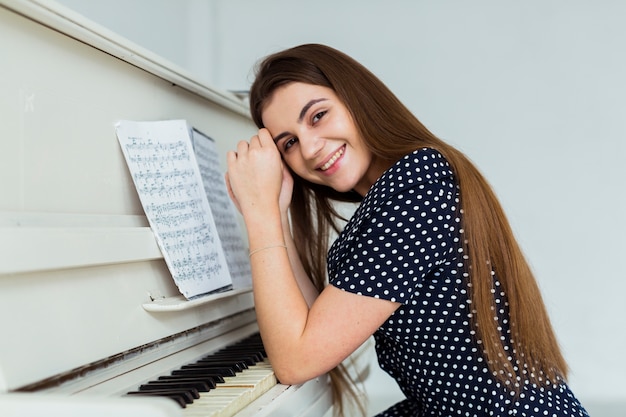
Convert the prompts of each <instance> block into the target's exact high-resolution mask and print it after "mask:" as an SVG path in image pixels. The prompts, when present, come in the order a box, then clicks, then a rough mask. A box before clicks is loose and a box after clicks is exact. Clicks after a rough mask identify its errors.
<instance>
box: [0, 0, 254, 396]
mask: <svg viewBox="0 0 626 417" xmlns="http://www.w3.org/2000/svg"><path fill="white" fill-rule="evenodd" d="M0 35H1V36H0V56H1V57H2V63H1V64H0V65H1V66H2V72H1V74H0V115H1V116H0V117H1V120H2V123H0V181H1V185H0V189H1V190H2V192H0V297H2V300H1V301H0V329H2V332H3V336H2V342H1V343H0V393H1V392H5V391H12V390H15V389H17V388H19V387H22V386H24V385H27V384H31V383H33V382H35V381H39V380H42V379H45V378H48V377H51V376H53V375H56V374H59V373H63V372H67V371H69V370H72V369H75V368H78V367H80V366H83V365H85V364H89V363H93V362H96V361H100V360H102V359H104V358H108V357H111V356H113V355H118V354H120V353H121V352H125V351H128V350H131V349H136V348H137V347H140V346H143V345H145V344H148V343H151V342H153V341H156V340H159V339H162V338H165V337H168V336H170V335H174V334H180V333H181V332H185V331H187V330H188V329H192V328H194V327H196V326H199V325H202V324H204V323H208V322H213V321H219V320H221V319H223V318H225V317H229V316H232V315H234V314H238V313H241V312H245V311H248V310H251V309H252V308H253V302H252V295H251V293H250V292H249V291H238V292H236V293H234V294H232V296H226V297H220V298H217V299H215V300H214V301H212V302H210V303H196V304H193V305H190V308H185V306H184V303H180V304H179V305H178V307H176V308H169V309H168V308H165V309H159V308H156V309H150V308H146V306H147V305H148V306H149V305H151V303H152V301H153V300H155V299H156V300H160V299H162V298H166V299H177V296H178V295H179V293H178V290H177V288H176V286H175V285H174V283H173V282H172V279H171V276H170V274H169V272H168V270H167V267H166V265H165V263H164V261H163V257H162V255H161V253H160V251H159V248H158V246H157V244H156V242H155V239H154V235H153V234H152V231H151V230H150V228H149V227H148V223H147V220H146V218H145V215H144V213H143V210H142V207H141V204H140V202H139V199H138V197H137V193H136V191H135V188H134V186H133V182H132V179H131V177H130V175H129V173H128V169H127V167H126V163H125V161H124V157H123V155H122V152H121V150H120V146H119V144H118V141H117V138H116V135H115V123H116V122H117V121H118V120H122V119H126V120H165V119H185V120H187V121H188V122H189V124H190V125H192V126H194V127H195V128H197V129H199V130H200V131H202V132H203V133H205V134H207V135H209V136H211V137H212V138H214V139H215V140H216V142H217V147H218V150H219V152H220V154H221V155H222V158H224V155H225V153H226V151H227V150H229V149H232V148H234V146H235V144H236V142H237V141H238V140H240V139H246V138H249V137H250V136H251V135H252V134H253V133H254V132H255V130H256V129H255V127H254V125H253V123H252V121H251V120H250V118H249V116H248V112H247V106H246V104H245V103H243V102H242V101H241V100H240V99H238V98H237V97H236V96H234V95H232V94H230V93H227V92H222V91H219V90H215V89H213V88H211V87H209V86H206V85H204V84H202V83H200V82H197V81H195V80H194V78H193V77H192V76H190V75H189V74H187V73H186V72H185V71H184V70H182V69H180V68H177V67H175V66H174V65H172V64H171V63H169V62H167V61H165V60H163V59H162V58H160V57H158V56H156V55H154V54H152V53H151V52H150V51H147V50H144V49H142V48H140V47H139V46H137V45H134V44H132V43H130V42H129V41H127V40H126V39H123V38H121V37H119V36H118V35H116V34H115V33H111V32H110V31H108V30H106V29H104V28H102V27H99V26H98V25H96V24H94V23H93V22H90V21H88V20H86V19H85V18H83V17H82V16H80V15H77V14H75V13H73V12H72V11H71V10H68V9H66V8H64V7H62V6H61V5H59V4H57V3H54V2H50V1H45V0H33V1H21V2H15V1H11V0H0ZM222 163H223V164H224V166H225V161H224V159H222ZM181 305H182V307H181ZM244 316H245V317H248V316H249V315H244ZM251 320H254V317H253V316H252V319H251ZM241 324H242V325H243V324H246V323H241ZM236 325H238V324H237V323H235V324H234V326H236Z"/></svg>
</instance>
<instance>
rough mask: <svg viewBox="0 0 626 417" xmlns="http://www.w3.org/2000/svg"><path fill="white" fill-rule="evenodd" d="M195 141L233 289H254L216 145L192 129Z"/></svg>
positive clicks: (201, 171)
mask: <svg viewBox="0 0 626 417" xmlns="http://www.w3.org/2000/svg"><path fill="white" fill-rule="evenodd" d="M191 138H192V141H193V149H194V152H195V154H196V160H197V161H198V166H199V168H200V175H201V176H202V180H203V181H204V188H205V190H206V195H207V197H208V199H209V205H210V206H211V211H212V212H213V217H214V218H215V225H216V226H217V232H218V234H219V236H220V240H221V241H222V247H223V248H224V253H225V255H226V262H227V263H228V269H229V270H230V276H231V278H232V280H233V288H234V289H238V288H249V287H251V286H252V278H251V277H252V276H251V272H250V261H249V259H248V251H247V250H246V246H245V244H244V241H243V238H242V236H241V229H240V227H239V223H238V222H237V211H236V210H237V209H236V208H235V206H234V204H233V202H232V201H231V199H230V197H229V196H228V191H227V189H226V183H225V181H224V172H223V170H221V169H220V168H221V167H220V161H219V156H218V152H217V147H216V146H215V141H213V139H211V138H210V137H208V136H206V135H205V134H203V133H202V132H199V131H198V130H196V129H192V131H191Z"/></svg>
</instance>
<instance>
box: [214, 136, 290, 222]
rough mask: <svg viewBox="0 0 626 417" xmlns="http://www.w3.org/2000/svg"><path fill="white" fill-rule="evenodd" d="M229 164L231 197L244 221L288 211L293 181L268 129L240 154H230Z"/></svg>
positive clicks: (243, 144)
mask: <svg viewBox="0 0 626 417" xmlns="http://www.w3.org/2000/svg"><path fill="white" fill-rule="evenodd" d="M226 160H227V163H228V172H227V173H226V184H227V188H228V193H229V195H230V197H231V198H232V200H233V202H234V203H235V205H236V206H237V209H238V210H239V211H240V212H241V213H242V214H243V216H244V218H245V217H246V216H247V215H253V214H255V213H263V212H265V210H271V209H272V208H279V209H280V210H281V213H283V210H284V211H286V209H287V208H288V207H289V202H290V201H291V192H292V189H293V179H292V178H291V175H289V173H288V172H287V169H286V168H285V167H284V166H283V161H282V159H281V156H280V153H279V151H278V149H277V148H276V145H275V144H274V140H273V139H272V137H271V135H270V133H269V131H268V130H267V129H261V130H259V133H258V134H257V135H256V136H253V137H252V138H251V139H250V142H246V141H241V142H239V143H238V144H237V151H236V152H233V151H230V152H228V153H227V154H226ZM285 172H286V174H285Z"/></svg>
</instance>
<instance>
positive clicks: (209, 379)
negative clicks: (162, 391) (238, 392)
mask: <svg viewBox="0 0 626 417" xmlns="http://www.w3.org/2000/svg"><path fill="white" fill-rule="evenodd" d="M174 380H176V381H183V380H189V381H202V382H204V383H206V384H207V385H209V386H210V387H211V389H213V388H215V384H218V383H222V382H224V377H222V376H221V375H211V376H209V375H162V376H160V377H159V378H158V379H157V381H174Z"/></svg>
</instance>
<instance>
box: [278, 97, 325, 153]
mask: <svg viewBox="0 0 626 417" xmlns="http://www.w3.org/2000/svg"><path fill="white" fill-rule="evenodd" d="M326 100H328V99H327V98H316V99H313V100H310V101H309V102H308V103H306V104H305V105H304V106H303V107H302V110H300V115H299V116H298V123H302V120H303V119H304V115H305V114H306V112H307V111H309V109H310V108H311V106H313V105H314V104H315V103H319V102H320V101H326ZM287 135H289V133H287V132H283V133H281V134H279V135H276V137H274V143H276V142H278V141H279V140H281V139H282V138H283V137H285V136H287Z"/></svg>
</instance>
